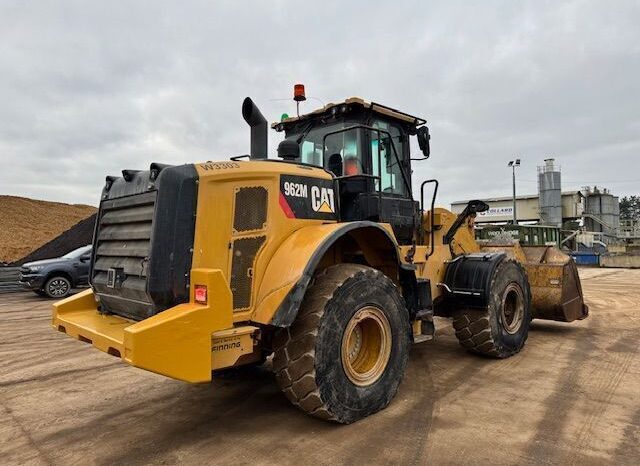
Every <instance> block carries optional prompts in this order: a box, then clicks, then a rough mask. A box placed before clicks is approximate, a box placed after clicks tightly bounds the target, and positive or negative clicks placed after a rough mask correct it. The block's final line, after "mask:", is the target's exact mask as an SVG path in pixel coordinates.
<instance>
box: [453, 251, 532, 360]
mask: <svg viewBox="0 0 640 466" xmlns="http://www.w3.org/2000/svg"><path fill="white" fill-rule="evenodd" d="M530 322H531V290H530V288H529V280H528V278H527V273H526V271H525V270H524V268H523V267H522V266H521V265H520V264H519V263H518V262H516V261H514V260H510V259H506V260H504V261H502V262H501V263H500V264H499V265H498V267H497V268H496V270H495V272H494V274H493V277H492V279H491V284H490V297H489V303H488V306H487V308H486V309H485V310H478V309H463V310H460V311H456V312H455V313H454V315H453V328H454V329H455V331H456V337H457V338H458V340H459V341H460V344H461V345H462V346H463V347H465V348H466V349H468V350H469V351H471V352H473V353H478V354H482V355H485V356H491V357H495V358H508V357H509V356H513V355H514V354H516V353H517V352H519V351H520V350H521V349H522V347H523V346H524V343H525V341H526V340H527V336H528V334H529V323H530Z"/></svg>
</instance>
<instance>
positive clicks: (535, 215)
mask: <svg viewBox="0 0 640 466" xmlns="http://www.w3.org/2000/svg"><path fill="white" fill-rule="evenodd" d="M482 200H483V201H484V202H486V203H487V204H489V210H488V211H486V212H481V213H479V214H478V217H477V218H476V223H506V222H511V221H512V220H513V198H512V197H511V196H509V197H490V198H482ZM468 202H469V201H456V202H454V203H452V204H451V211H452V212H454V213H460V212H462V209H464V208H465V206H466V205H467V203H468ZM560 204H561V205H560V211H561V214H560V216H561V223H562V222H566V221H570V220H579V219H580V218H582V212H583V211H584V196H583V194H582V193H581V192H580V191H567V192H564V193H561V195H560ZM516 215H517V217H518V222H527V223H540V224H542V223H543V221H542V219H543V216H541V209H540V205H539V196H538V195H537V194H528V195H523V196H517V197H516ZM556 226H557V225H556Z"/></svg>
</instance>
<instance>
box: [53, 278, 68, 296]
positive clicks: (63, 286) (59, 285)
mask: <svg viewBox="0 0 640 466" xmlns="http://www.w3.org/2000/svg"><path fill="white" fill-rule="evenodd" d="M67 291H69V283H68V282H67V281H66V280H63V279H61V278H56V279H55V280H51V283H49V293H50V294H51V295H52V296H63V295H65V294H67Z"/></svg>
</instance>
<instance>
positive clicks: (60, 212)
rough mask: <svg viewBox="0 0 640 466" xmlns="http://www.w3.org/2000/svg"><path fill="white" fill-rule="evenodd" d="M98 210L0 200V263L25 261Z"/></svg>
mask: <svg viewBox="0 0 640 466" xmlns="http://www.w3.org/2000/svg"><path fill="white" fill-rule="evenodd" d="M97 210H98V209H96V208H95V207H92V206H88V205H81V204H74V205H71V204H63V203H60V202H48V201H39V200H35V199H28V198H24V197H16V196H0V263H2V262H9V263H10V262H14V261H16V260H18V259H20V258H22V257H25V256H26V255H28V254H29V253H31V252H33V251H35V250H36V249H38V248H39V247H41V246H42V245H44V244H45V243H47V242H49V241H51V240H52V239H54V238H56V237H57V236H59V235H60V234H61V233H63V232H64V231H66V230H68V229H69V228H71V227H72V226H74V225H76V224H77V223H78V222H80V221H81V220H84V219H86V218H87V217H89V216H91V215H93V214H95V213H96V211H97ZM89 241H90V240H89Z"/></svg>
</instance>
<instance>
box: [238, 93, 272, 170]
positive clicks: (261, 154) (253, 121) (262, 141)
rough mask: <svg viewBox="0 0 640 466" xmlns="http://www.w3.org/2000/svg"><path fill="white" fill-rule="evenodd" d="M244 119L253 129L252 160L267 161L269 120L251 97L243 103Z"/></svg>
mask: <svg viewBox="0 0 640 466" xmlns="http://www.w3.org/2000/svg"><path fill="white" fill-rule="evenodd" d="M242 118H244V121H246V122H247V124H248V125H249V126H250V127H251V159H266V158H267V120H266V119H265V117H264V116H262V113H260V109H258V107H257V106H256V104H254V103H253V100H251V98H250V97H247V98H245V99H244V102H242Z"/></svg>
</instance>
